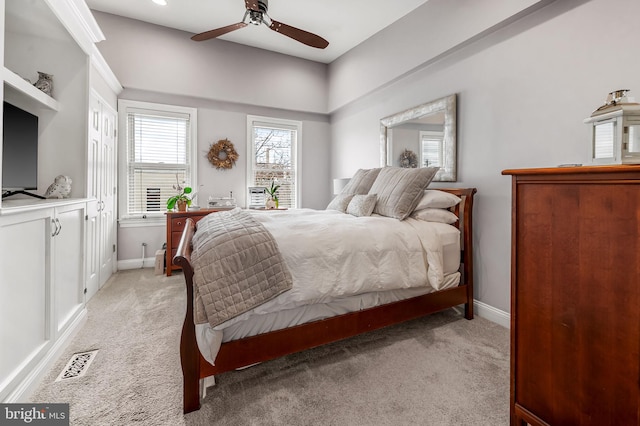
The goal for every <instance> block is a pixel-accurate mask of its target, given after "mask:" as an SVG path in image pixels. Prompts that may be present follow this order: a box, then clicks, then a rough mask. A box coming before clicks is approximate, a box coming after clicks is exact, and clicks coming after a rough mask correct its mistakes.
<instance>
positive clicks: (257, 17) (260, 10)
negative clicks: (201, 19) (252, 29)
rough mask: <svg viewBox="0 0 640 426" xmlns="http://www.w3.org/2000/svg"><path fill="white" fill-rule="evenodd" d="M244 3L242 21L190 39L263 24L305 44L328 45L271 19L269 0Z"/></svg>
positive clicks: (317, 46) (209, 36)
mask: <svg viewBox="0 0 640 426" xmlns="http://www.w3.org/2000/svg"><path fill="white" fill-rule="evenodd" d="M244 4H245V6H246V8H247V11H246V12H245V13H244V17H243V18H242V21H240V22H238V23H237V24H231V25H227V26H226V27H221V28H216V29H215V30H210V31H205V32H203V33H200V34H196V35H194V36H193V37H191V40H195V41H203V40H209V39H211V38H216V37H220V36H221V35H224V34H227V33H230V32H231V31H235V30H238V29H240V28H244V27H246V26H247V25H249V24H253V25H260V24H265V25H266V26H268V27H269V28H270V29H272V30H273V31H275V32H277V33H280V34H282V35H286V36H287V37H291V38H292V39H294V40H296V41H299V42H300V43H304V44H306V45H307V46H311V47H316V48H318V49H324V48H325V47H327V46H328V45H329V42H328V41H327V40H325V39H323V38H322V37H320V36H318V35H315V34H312V33H310V32H307V31H304V30H301V29H299V28H295V27H292V26H290V25H287V24H283V23H282V22H278V21H275V20H273V19H271V17H270V16H269V15H267V10H268V9H269V0H244ZM247 17H248V18H249V24H247V23H246V22H245V21H246V20H247Z"/></svg>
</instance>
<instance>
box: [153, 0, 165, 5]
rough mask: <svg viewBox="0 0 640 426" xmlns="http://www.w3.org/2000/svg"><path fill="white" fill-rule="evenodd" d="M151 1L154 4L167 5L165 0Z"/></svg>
mask: <svg viewBox="0 0 640 426" xmlns="http://www.w3.org/2000/svg"><path fill="white" fill-rule="evenodd" d="M151 1H152V2H154V3H155V4H159V5H160V6H166V5H167V0H151Z"/></svg>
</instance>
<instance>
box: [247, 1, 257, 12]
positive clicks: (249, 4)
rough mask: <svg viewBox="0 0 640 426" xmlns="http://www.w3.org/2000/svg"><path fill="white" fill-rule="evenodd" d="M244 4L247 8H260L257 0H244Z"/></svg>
mask: <svg viewBox="0 0 640 426" xmlns="http://www.w3.org/2000/svg"><path fill="white" fill-rule="evenodd" d="M244 6H245V7H246V8H247V9H248V10H255V11H258V10H260V6H259V5H258V0H244Z"/></svg>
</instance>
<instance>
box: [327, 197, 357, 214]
mask: <svg viewBox="0 0 640 426" xmlns="http://www.w3.org/2000/svg"><path fill="white" fill-rule="evenodd" d="M352 198H353V194H338V195H336V197H335V198H334V199H333V200H331V202H330V203H329V205H328V206H327V208H326V210H338V211H339V212H342V213H346V211H347V206H348V205H349V202H350V201H351V199H352Z"/></svg>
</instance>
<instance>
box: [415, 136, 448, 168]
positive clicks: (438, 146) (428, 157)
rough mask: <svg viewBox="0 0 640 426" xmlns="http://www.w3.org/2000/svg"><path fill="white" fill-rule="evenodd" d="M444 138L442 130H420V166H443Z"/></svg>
mask: <svg viewBox="0 0 640 426" xmlns="http://www.w3.org/2000/svg"><path fill="white" fill-rule="evenodd" d="M443 140H444V134H443V133H442V132H436V131H424V130H423V131H420V167H442V164H441V160H440V159H441V158H442V145H443V144H442V142H443Z"/></svg>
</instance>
